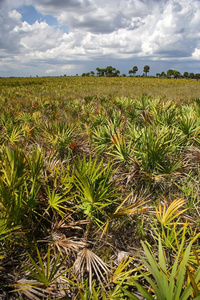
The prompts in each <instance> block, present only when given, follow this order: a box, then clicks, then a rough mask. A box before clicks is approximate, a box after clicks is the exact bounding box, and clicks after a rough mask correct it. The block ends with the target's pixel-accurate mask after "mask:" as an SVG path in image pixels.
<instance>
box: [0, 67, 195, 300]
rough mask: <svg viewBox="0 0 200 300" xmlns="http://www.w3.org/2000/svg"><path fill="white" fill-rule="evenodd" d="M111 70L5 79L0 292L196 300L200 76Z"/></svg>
mask: <svg viewBox="0 0 200 300" xmlns="http://www.w3.org/2000/svg"><path fill="white" fill-rule="evenodd" d="M146 67H148V66H146ZM136 68H137V67H136V66H135V67H133V69H132V70H130V71H131V72H130V74H133V75H134V74H135V73H136V72H137V69H136ZM99 72H103V71H102V69H99ZM106 72H107V75H106V77H104V76H99V77H95V76H89V77H88V76H87V75H86V76H84V77H71V78H70V77H67V76H65V77H59V78H21V79H19V78H13V79H6V78H4V79H0V141H1V144H0V298H1V297H2V299H33V300H35V299H36V300H37V299H103V300H106V299H113V300H114V299H142V297H143V299H151V300H152V299H162V300H165V299H166V300H168V299H169V300H171V299H177V300H178V299H182V300H187V299H188V300H190V299H196V300H198V299H200V283H199V282H200V250H199V244H200V210H199V204H200V200H199V199H200V198H199V197H200V189H199V180H200V171H199V167H200V83H199V81H197V80H191V79H189V78H188V74H185V75H184V77H186V78H185V79H181V80H176V79H174V78H176V76H175V75H170V76H172V77H174V78H172V79H166V78H149V77H143V78H137V77H135V76H133V77H126V78H122V77H117V76H115V75H113V74H115V73H116V72H117V70H115V69H113V68H112V67H108V68H107V70H106ZM144 72H147V73H148V72H149V69H148V68H146V69H145V71H144ZM173 74H174V73H173ZM90 75H91V74H90ZM93 75H94V74H93ZM168 75H169V74H168ZM113 77H115V78H113Z"/></svg>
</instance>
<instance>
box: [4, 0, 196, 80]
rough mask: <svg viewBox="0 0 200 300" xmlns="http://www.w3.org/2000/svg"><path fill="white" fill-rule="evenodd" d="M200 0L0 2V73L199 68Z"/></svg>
mask: <svg viewBox="0 0 200 300" xmlns="http://www.w3.org/2000/svg"><path fill="white" fill-rule="evenodd" d="M199 16H200V0H0V76H36V75H38V76H45V75H48V76H54V75H64V74H67V75H75V74H79V75H81V74H82V73H83V72H89V71H95V70H96V67H100V68H103V67H107V66H108V65H112V66H113V67H115V68H117V69H119V70H120V72H121V74H122V73H126V74H128V71H129V70H130V69H131V68H132V67H133V66H135V65H136V66H138V72H137V74H138V75H142V74H143V68H144V65H146V64H148V65H149V66H150V75H155V74H156V73H157V72H162V71H165V72H166V71H167V70H168V69H170V68H172V69H176V70H178V71H180V72H181V73H183V72H185V71H188V72H193V73H200V17H199Z"/></svg>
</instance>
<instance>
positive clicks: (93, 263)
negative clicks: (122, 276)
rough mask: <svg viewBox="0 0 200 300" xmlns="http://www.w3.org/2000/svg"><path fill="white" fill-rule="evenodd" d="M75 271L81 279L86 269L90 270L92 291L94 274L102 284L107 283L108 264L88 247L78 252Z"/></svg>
mask: <svg viewBox="0 0 200 300" xmlns="http://www.w3.org/2000/svg"><path fill="white" fill-rule="evenodd" d="M74 271H75V274H77V275H78V276H79V277H80V278H81V279H83V277H84V273H85V271H87V272H88V276H89V287H90V291H91V290H92V277H93V274H94V275H95V276H96V278H97V279H98V281H99V282H100V284H101V285H102V286H104V285H105V284H107V279H106V275H107V274H108V273H109V269H108V267H107V265H106V264H105V263H104V262H103V261H102V260H101V259H100V258H99V257H98V256H97V255H96V254H95V253H94V252H92V251H91V250H89V249H88V248H84V249H83V250H82V251H80V252H79V253H78V257H77V259H76V261H75V263H74ZM103 282H104V283H103Z"/></svg>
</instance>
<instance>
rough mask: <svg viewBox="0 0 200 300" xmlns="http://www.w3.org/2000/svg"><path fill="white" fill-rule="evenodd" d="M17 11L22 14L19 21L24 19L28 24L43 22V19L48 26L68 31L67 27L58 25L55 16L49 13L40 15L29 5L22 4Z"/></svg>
mask: <svg viewBox="0 0 200 300" xmlns="http://www.w3.org/2000/svg"><path fill="white" fill-rule="evenodd" d="M18 11H19V13H20V14H21V15H22V19H21V21H22V22H24V21H26V22H27V23H29V24H30V25H32V24H34V23H35V22H36V21H38V22H43V21H45V22H46V23H47V24H48V25H49V26H53V27H55V28H59V29H60V30H62V31H63V32H65V33H69V27H68V26H63V25H59V24H58V22H57V20H56V18H54V17H53V16H51V15H42V14H41V13H39V12H38V11H37V10H36V9H35V7H33V6H31V5H28V6H27V5H23V6H21V7H20V8H19V9H18Z"/></svg>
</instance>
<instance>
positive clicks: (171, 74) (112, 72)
mask: <svg viewBox="0 0 200 300" xmlns="http://www.w3.org/2000/svg"><path fill="white" fill-rule="evenodd" d="M96 71H97V73H96V75H97V76H99V77H104V76H105V77H119V76H122V77H126V74H122V75H120V71H119V70H117V69H116V68H114V67H112V66H108V67H106V68H98V67H97V68H96ZM137 71H138V67H137V66H134V67H133V68H132V69H131V70H129V71H128V73H129V76H130V77H132V76H136V77H144V76H147V74H148V73H149V71H150V66H149V65H145V66H144V69H143V75H136V73H137ZM82 76H83V77H89V76H95V72H94V71H91V72H87V73H83V74H82ZM153 77H155V76H153ZM156 77H158V78H176V79H177V78H190V79H197V80H199V79H200V73H196V74H194V73H189V72H184V73H183V75H181V73H180V72H179V71H177V70H173V69H169V70H168V71H167V73H165V72H164V71H163V72H161V73H156Z"/></svg>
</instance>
